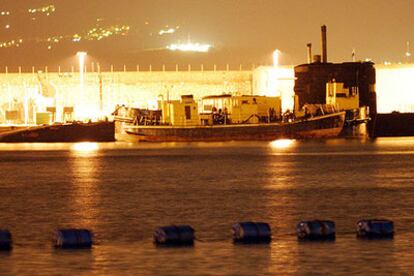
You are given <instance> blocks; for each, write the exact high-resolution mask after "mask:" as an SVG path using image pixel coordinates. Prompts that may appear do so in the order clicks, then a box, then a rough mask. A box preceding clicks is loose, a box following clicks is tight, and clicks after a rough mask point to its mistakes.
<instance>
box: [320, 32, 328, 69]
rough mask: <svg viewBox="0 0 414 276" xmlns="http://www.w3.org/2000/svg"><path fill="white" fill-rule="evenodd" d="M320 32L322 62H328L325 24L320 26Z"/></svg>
mask: <svg viewBox="0 0 414 276" xmlns="http://www.w3.org/2000/svg"><path fill="white" fill-rule="evenodd" d="M321 32H322V62H323V63H327V62H328V50H327V41H326V26H325V25H323V26H322V27H321Z"/></svg>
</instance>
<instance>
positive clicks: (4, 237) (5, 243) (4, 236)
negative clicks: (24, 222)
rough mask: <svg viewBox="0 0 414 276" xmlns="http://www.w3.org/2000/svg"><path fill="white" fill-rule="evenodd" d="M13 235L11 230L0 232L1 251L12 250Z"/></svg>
mask: <svg viewBox="0 0 414 276" xmlns="http://www.w3.org/2000/svg"><path fill="white" fill-rule="evenodd" d="M11 248H12V235H11V233H10V231H9V230H0V251H7V250H11Z"/></svg>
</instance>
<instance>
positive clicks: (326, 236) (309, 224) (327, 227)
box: [296, 220, 335, 240]
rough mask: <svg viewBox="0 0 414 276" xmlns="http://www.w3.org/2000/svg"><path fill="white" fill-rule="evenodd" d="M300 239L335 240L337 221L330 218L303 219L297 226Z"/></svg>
mask: <svg viewBox="0 0 414 276" xmlns="http://www.w3.org/2000/svg"><path fill="white" fill-rule="evenodd" d="M296 232H297V236H298V238H299V239H300V240H334V239H335V222H333V221H330V220H312V221H301V222H299V223H298V224H297V226H296Z"/></svg>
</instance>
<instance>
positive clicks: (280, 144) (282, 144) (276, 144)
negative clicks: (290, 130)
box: [270, 139, 295, 149]
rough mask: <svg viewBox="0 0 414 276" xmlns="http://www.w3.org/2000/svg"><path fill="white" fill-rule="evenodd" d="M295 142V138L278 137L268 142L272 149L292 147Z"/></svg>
mask: <svg viewBox="0 0 414 276" xmlns="http://www.w3.org/2000/svg"><path fill="white" fill-rule="evenodd" d="M294 144H295V140H291V139H279V140H274V141H272V142H270V146H271V147H272V148H274V149H288V148H291V147H293V146H294Z"/></svg>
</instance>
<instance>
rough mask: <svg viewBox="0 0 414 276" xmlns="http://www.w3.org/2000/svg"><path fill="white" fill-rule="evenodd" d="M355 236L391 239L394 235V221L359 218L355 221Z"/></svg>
mask: <svg viewBox="0 0 414 276" xmlns="http://www.w3.org/2000/svg"><path fill="white" fill-rule="evenodd" d="M357 237H359V238H368V239H371V238H372V239H378V238H379V239H381V238H385V239H387V238H388V239H391V238H393V237H394V222H392V221H391V220H386V219H364V220H360V221H358V222H357Z"/></svg>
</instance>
